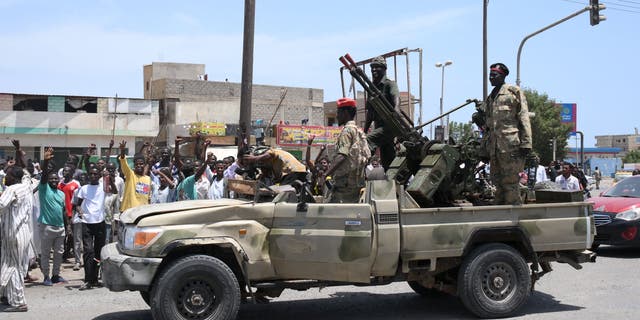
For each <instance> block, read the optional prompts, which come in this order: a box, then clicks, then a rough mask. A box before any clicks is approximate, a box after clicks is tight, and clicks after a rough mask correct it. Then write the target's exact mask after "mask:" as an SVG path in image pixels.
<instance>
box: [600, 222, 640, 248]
mask: <svg viewBox="0 0 640 320" xmlns="http://www.w3.org/2000/svg"><path fill="white" fill-rule="evenodd" d="M596 232H597V233H596V237H595V240H594V244H596V245H600V244H607V245H613V246H640V222H638V221H624V220H618V219H611V222H610V223H606V224H603V225H598V226H596Z"/></svg>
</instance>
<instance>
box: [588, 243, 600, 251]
mask: <svg viewBox="0 0 640 320" xmlns="http://www.w3.org/2000/svg"><path fill="white" fill-rule="evenodd" d="M598 248H600V244H599V243H593V244H591V248H589V250H591V251H596V250H598Z"/></svg>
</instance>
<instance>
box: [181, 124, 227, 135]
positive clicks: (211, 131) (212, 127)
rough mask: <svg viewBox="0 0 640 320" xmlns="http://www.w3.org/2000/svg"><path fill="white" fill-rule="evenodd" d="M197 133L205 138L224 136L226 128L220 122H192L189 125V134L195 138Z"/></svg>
mask: <svg viewBox="0 0 640 320" xmlns="http://www.w3.org/2000/svg"><path fill="white" fill-rule="evenodd" d="M198 132H200V133H202V134H203V135H205V136H224V135H226V134H227V127H226V125H225V124H224V123H220V122H192V123H191V124H189V134H190V135H192V136H195V135H196V134H197V133H198Z"/></svg>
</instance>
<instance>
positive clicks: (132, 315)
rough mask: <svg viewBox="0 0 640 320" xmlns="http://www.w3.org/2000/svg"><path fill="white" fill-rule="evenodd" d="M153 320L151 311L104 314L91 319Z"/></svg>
mask: <svg viewBox="0 0 640 320" xmlns="http://www.w3.org/2000/svg"><path fill="white" fill-rule="evenodd" d="M125 319H126V320H153V317H152V316H151V311H149V310H136V311H119V312H114V313H106V314H103V315H101V316H98V317H95V318H93V320H125Z"/></svg>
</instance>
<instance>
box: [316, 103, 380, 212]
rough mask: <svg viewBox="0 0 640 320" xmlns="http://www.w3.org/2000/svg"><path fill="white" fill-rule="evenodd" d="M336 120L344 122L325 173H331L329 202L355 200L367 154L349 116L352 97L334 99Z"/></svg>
mask: <svg viewBox="0 0 640 320" xmlns="http://www.w3.org/2000/svg"><path fill="white" fill-rule="evenodd" d="M337 107H338V110H337V115H336V118H337V120H338V124H339V125H341V126H344V127H343V128H342V131H341V132H340V135H339V136H338V139H337V140H336V147H335V150H336V153H335V157H334V159H333V161H332V162H331V167H330V168H329V169H328V170H327V172H326V173H325V176H326V177H332V179H333V188H332V190H331V195H330V200H329V201H330V202H332V203H355V202H358V199H359V194H360V189H361V188H362V187H364V168H365V167H366V165H367V161H368V160H369V157H370V156H371V152H370V151H369V145H368V143H367V137H366V135H365V134H364V132H363V131H362V130H361V129H360V128H358V126H357V125H356V122H355V121H354V120H353V119H354V118H355V116H356V101H355V100H353V99H350V98H341V99H339V100H338V102H337Z"/></svg>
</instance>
